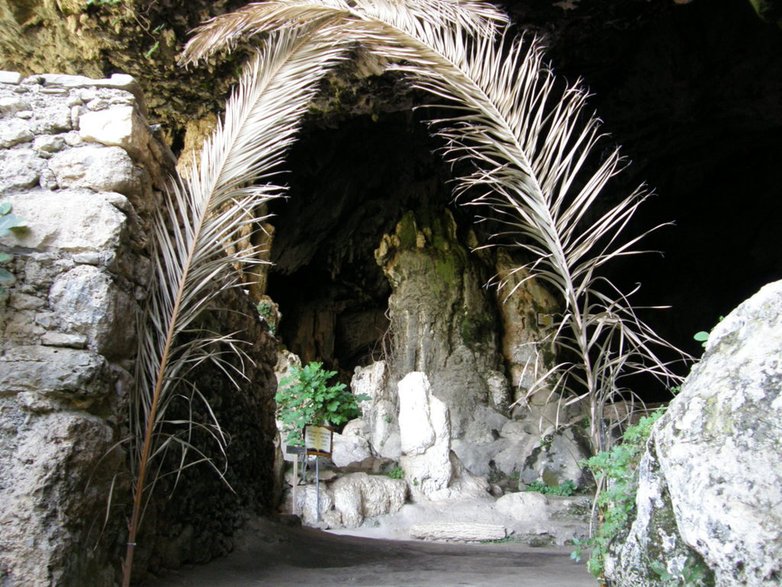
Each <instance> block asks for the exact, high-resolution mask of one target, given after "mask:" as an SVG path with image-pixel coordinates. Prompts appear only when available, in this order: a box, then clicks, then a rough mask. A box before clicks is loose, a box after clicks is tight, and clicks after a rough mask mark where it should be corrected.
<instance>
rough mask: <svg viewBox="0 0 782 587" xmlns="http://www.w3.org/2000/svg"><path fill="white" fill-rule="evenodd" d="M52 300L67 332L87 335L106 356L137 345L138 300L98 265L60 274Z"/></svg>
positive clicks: (52, 293) (50, 299)
mask: <svg viewBox="0 0 782 587" xmlns="http://www.w3.org/2000/svg"><path fill="white" fill-rule="evenodd" d="M49 303H50V305H51V308H52V309H53V310H54V312H55V313H56V315H57V320H58V322H59V324H60V328H61V329H62V331H63V332H67V333H72V334H81V335H84V336H86V338H87V341H88V343H89V344H90V345H91V347H92V348H94V349H95V350H97V351H99V352H100V353H102V354H103V355H105V356H108V357H112V356H117V355H120V354H125V355H127V354H130V353H132V350H133V349H134V348H135V337H134V336H133V334H132V333H133V331H134V324H135V318H136V315H135V303H134V301H133V300H131V299H129V298H128V296H127V295H125V294H123V293H122V292H121V291H118V290H117V289H116V288H115V287H114V285H113V283H112V279H111V277H110V276H109V275H108V274H107V273H105V272H104V271H101V270H100V269H98V268H97V267H93V266H91V265H80V266H77V267H75V268H74V269H72V270H70V271H68V272H67V273H64V274H62V275H60V276H59V277H58V278H57V279H56V280H55V282H54V284H53V285H52V287H51V290H50V292H49Z"/></svg>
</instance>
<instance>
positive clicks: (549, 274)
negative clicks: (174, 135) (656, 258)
mask: <svg viewBox="0 0 782 587" xmlns="http://www.w3.org/2000/svg"><path fill="white" fill-rule="evenodd" d="M471 14H472V16H471ZM313 15H318V16H324V15H332V16H334V17H335V18H341V19H342V22H343V27H344V28H343V30H344V34H346V35H348V36H351V37H352V38H354V39H355V40H357V41H360V42H361V43H363V44H364V45H366V46H367V47H369V48H370V49H373V50H375V51H377V52H379V53H381V54H382V55H384V56H385V57H386V58H388V59H390V60H391V61H395V62H396V63H397V65H395V66H394V68H395V69H397V70H399V71H402V72H404V73H406V74H407V75H409V76H410V78H411V79H412V80H413V83H414V84H415V86H416V87H418V88H420V89H424V90H427V91H429V92H431V93H432V94H434V95H437V96H440V97H442V98H444V99H446V100H447V101H448V104H447V107H449V108H452V109H454V110H455V111H456V114H455V115H454V116H452V117H449V118H447V119H442V120H435V121H432V123H433V128H434V131H435V133H436V134H437V135H439V136H440V137H442V138H443V139H445V141H446V145H447V146H446V148H445V155H446V157H447V158H448V159H449V160H450V161H453V162H457V161H467V162H468V163H469V164H470V165H471V166H472V171H471V172H470V173H468V174H466V175H465V176H463V177H460V178H458V180H459V184H458V187H457V189H456V198H457V201H459V202H460V203H462V204H465V205H475V206H481V210H482V214H483V215H484V216H485V217H486V218H489V219H491V220H492V221H493V222H494V225H495V226H499V227H500V228H498V229H497V230H496V231H495V235H494V236H495V240H496V242H497V243H499V244H501V245H502V246H507V247H512V248H518V249H522V250H523V251H526V252H527V253H528V254H529V255H531V258H532V261H531V262H529V263H527V264H525V265H523V266H520V267H518V268H517V272H519V271H527V272H528V277H526V278H525V279H533V278H534V279H538V280H541V281H543V282H545V283H547V284H548V285H549V286H550V287H552V288H553V289H554V290H555V291H556V292H557V293H558V294H559V297H560V301H561V303H562V305H563V311H562V314H561V316H560V317H559V322H558V324H557V325H556V327H555V329H554V333H553V335H552V337H553V338H554V343H555V345H556V346H557V348H558V349H559V351H560V356H567V355H568V354H571V355H574V356H575V357H576V358H575V359H574V360H569V361H563V362H561V363H559V364H557V365H556V366H554V367H553V368H552V369H551V370H550V371H549V372H547V373H545V374H544V375H543V376H542V377H540V378H539V379H538V381H537V384H536V385H534V386H533V387H532V388H531V389H529V391H528V394H533V393H535V392H537V391H538V390H539V389H540V388H544V387H548V388H549V389H550V390H551V392H552V394H553V395H556V397H559V398H562V397H565V398H566V399H565V401H567V402H568V403H572V402H578V401H583V400H587V401H588V402H589V404H590V413H591V421H592V430H591V436H592V440H593V445H594V448H595V449H602V448H604V447H605V442H606V437H605V434H604V432H603V431H602V411H603V409H604V408H605V406H606V404H608V403H610V402H612V401H614V400H616V399H617V398H618V397H620V396H621V395H622V394H623V393H624V392H625V390H622V389H621V387H620V379H621V377H622V376H623V375H625V374H628V373H638V372H646V373H651V374H653V375H655V376H657V377H659V378H661V379H663V380H665V381H666V382H667V381H668V380H670V379H676V377H675V375H674V374H673V373H672V372H671V370H670V368H669V364H668V363H667V362H666V360H664V359H662V358H661V357H660V356H658V350H659V349H671V348H672V347H671V345H669V344H668V343H667V342H666V341H664V340H663V339H661V338H660V337H659V336H657V335H656V334H655V333H654V332H653V330H652V329H651V328H649V327H648V326H647V325H646V324H645V323H644V322H643V321H641V320H640V319H639V317H638V316H637V313H636V310H635V309H634V307H633V305H632V304H631V303H630V301H629V299H628V295H626V294H625V293H623V292H622V291H620V290H619V289H618V288H617V287H615V286H614V285H613V284H612V283H611V282H610V281H609V280H608V279H607V278H605V277H604V276H602V275H601V273H600V270H601V269H602V267H603V266H604V265H605V264H606V263H608V262H609V261H611V260H614V259H616V258H618V257H621V256H626V255H631V254H635V253H636V252H637V251H635V249H634V247H635V245H636V244H637V242H638V241H639V240H640V239H641V238H642V237H643V236H644V235H640V236H636V237H632V238H630V239H628V240H626V241H621V240H620V238H619V237H620V235H621V233H622V232H623V230H624V229H625V228H626V226H627V224H628V222H629V220H630V218H631V217H632V216H633V214H634V213H635V211H636V210H637V209H638V207H639V206H640V205H641V204H642V202H643V201H644V200H645V199H646V198H647V197H648V192H647V191H646V190H645V189H644V188H643V187H641V188H638V189H637V190H635V191H634V192H633V193H631V194H630V195H629V196H627V197H625V198H624V199H622V200H621V201H620V202H619V203H618V204H614V205H611V206H603V207H600V208H601V211H599V212H595V211H596V210H597V209H598V208H599V207H598V206H596V205H595V204H596V202H597V199H598V197H599V195H600V194H601V192H602V190H603V189H604V188H605V186H606V185H607V184H608V182H609V181H610V180H611V178H613V177H614V176H615V175H616V174H617V173H619V172H620V171H621V169H622V167H623V163H622V160H621V158H620V156H619V153H618V151H616V150H614V151H613V152H611V154H610V155H609V156H608V157H606V158H605V159H604V160H603V161H602V162H601V163H600V164H599V165H598V167H597V169H596V170H593V171H590V170H588V168H587V167H588V165H587V164H588V162H589V161H590V159H591V158H592V157H593V156H594V154H595V153H596V151H597V149H598V148H600V146H601V145H602V143H601V138H602V135H601V134H600V131H599V122H598V120H597V119H596V118H594V117H589V116H585V113H584V108H585V101H586V93H585V92H584V90H582V89H581V88H579V87H578V86H577V85H575V86H571V87H569V88H567V89H565V90H564V91H562V90H558V89H557V87H558V84H557V83H556V82H557V80H556V78H555V76H554V75H553V73H552V72H551V71H550V70H549V69H548V67H547V66H546V64H545V63H544V61H543V51H542V49H541V46H540V44H539V43H538V42H537V41H536V40H532V41H527V40H525V39H524V37H518V38H509V34H508V32H507V29H500V27H501V25H502V23H503V22H505V20H506V19H505V17H504V16H503V15H501V14H500V13H498V12H497V11H496V10H495V9H494V8H493V7H491V5H488V4H484V3H481V2H450V1H447V0H408V1H392V0H355V1H351V2H347V1H342V0H320V1H319V0H273V1H270V2H264V3H262V4H251V5H249V6H247V7H245V8H243V9H241V10H239V11H237V12H235V13H233V14H229V15H224V16H221V17H218V18H216V19H213V20H212V21H210V22H209V23H207V24H205V25H204V26H203V27H202V28H201V29H199V31H198V32H197V34H196V35H195V37H194V38H193V39H192V40H191V41H190V43H189V44H188V46H187V49H186V51H185V57H184V59H185V61H186V62H191V61H196V60H198V59H201V58H204V57H205V56H207V55H208V54H210V53H212V52H213V51H216V50H218V49H220V48H223V47H228V48H230V47H231V46H232V44H233V43H234V42H235V40H236V39H237V38H238V37H240V36H243V35H244V36H252V35H255V34H259V33H263V32H266V31H268V30H272V29H274V28H277V27H294V28H295V27H299V26H302V23H304V22H306V20H307V19H308V18H311V17H312V16H313ZM495 33H496V34H495ZM454 104H455V105H454ZM595 214H596V216H595ZM523 282H524V280H521V281H520V282H519V284H517V287H518V286H520V285H521V284H522V283H523ZM500 285H502V284H500ZM566 392H567V393H566ZM568 394H570V395H568Z"/></svg>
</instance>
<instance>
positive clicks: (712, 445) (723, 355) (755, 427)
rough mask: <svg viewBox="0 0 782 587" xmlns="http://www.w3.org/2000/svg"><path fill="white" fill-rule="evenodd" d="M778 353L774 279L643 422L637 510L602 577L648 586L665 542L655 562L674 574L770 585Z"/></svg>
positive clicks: (777, 460)
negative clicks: (662, 409) (646, 431)
mask: <svg viewBox="0 0 782 587" xmlns="http://www.w3.org/2000/svg"><path fill="white" fill-rule="evenodd" d="M780 356H782V281H778V282H775V283H772V284H769V285H767V286H765V287H764V288H762V289H761V290H760V291H759V292H758V293H757V294H756V295H755V296H753V297H752V298H750V299H749V300H748V301H746V302H744V303H743V304H741V305H740V306H739V307H738V308H737V309H736V310H734V311H733V312H732V313H731V314H730V315H729V316H728V317H727V318H725V319H724V320H723V321H722V322H720V323H719V324H718V325H717V326H716V327H715V328H714V330H713V331H712V333H711V335H710V336H709V340H708V344H707V347H706V353H705V354H704V356H703V359H702V360H701V362H700V363H698V364H697V365H696V366H695V368H694V369H693V371H692V373H691V374H690V375H689V377H688V378H687V379H686V381H685V382H684V384H683V385H682V391H681V393H680V394H679V395H678V396H677V397H676V398H675V399H674V400H673V401H672V402H671V404H670V406H669V408H668V411H667V413H666V414H665V416H664V417H663V418H662V419H661V420H660V421H659V422H658V424H657V426H656V427H655V429H654V430H653V432H652V437H651V441H650V444H649V450H648V453H647V454H646V455H645V456H644V466H643V469H642V476H641V479H640V481H639V488H638V497H637V507H638V516H637V518H636V520H635V522H634V523H633V526H632V528H631V530H630V536H629V538H628V539H627V541H626V543H625V544H624V545H623V546H622V547H621V548H619V550H618V552H617V555H616V558H615V559H614V560H612V561H610V563H611V564H610V572H611V577H613V578H615V579H616V580H617V581H619V582H621V583H622V584H623V585H653V584H655V583H654V582H653V579H654V577H656V575H655V574H654V571H653V570H652V569H651V568H650V565H651V563H652V562H653V561H654V560H657V559H656V557H655V555H656V553H658V552H664V553H666V554H668V552H667V551H666V550H665V549H664V548H663V547H664V546H665V545H666V543H667V544H671V543H674V542H675V543H676V546H677V548H672V549H669V550H670V552H671V553H672V555H671V558H668V559H666V560H665V561H664V562H665V564H666V567H667V569H668V571H669V572H671V573H672V574H674V575H675V576H679V577H681V576H683V574H684V573H685V571H690V572H691V571H692V570H693V569H695V570H701V571H703V570H704V569H705V570H706V571H707V572H708V573H709V574H710V573H713V575H714V580H715V584H716V585H718V586H724V587H727V586H728V585H753V586H766V585H768V586H771V585H778V584H779V579H780V577H781V576H782V533H780V528H782V510H780V508H779V504H780V503H782V433H781V432H780V428H779V422H780V421H781V420H782V363H781V362H780ZM668 500H669V503H668ZM661 520H662V522H665V524H662V523H661ZM681 546H686V547H688V548H689V549H690V552H689V553H687V552H686V551H685V550H684V549H683V548H682V547H681ZM701 560H702V562H703V564H700V561H701ZM688 564H689V568H685V567H686V566H687V565H688Z"/></svg>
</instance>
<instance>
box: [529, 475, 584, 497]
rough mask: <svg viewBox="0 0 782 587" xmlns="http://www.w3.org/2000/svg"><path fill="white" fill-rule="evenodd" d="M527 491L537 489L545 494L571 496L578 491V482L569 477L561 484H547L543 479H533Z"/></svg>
mask: <svg viewBox="0 0 782 587" xmlns="http://www.w3.org/2000/svg"><path fill="white" fill-rule="evenodd" d="M526 491H537V492H538V493H542V494H543V495H558V496H560V497H570V496H571V495H573V494H574V493H575V492H576V484H575V482H574V481H571V480H570V479H568V480H567V481H563V482H562V483H560V484H559V485H556V486H552V485H546V484H545V483H544V482H543V481H533V482H532V483H530V484H529V485H527V488H526Z"/></svg>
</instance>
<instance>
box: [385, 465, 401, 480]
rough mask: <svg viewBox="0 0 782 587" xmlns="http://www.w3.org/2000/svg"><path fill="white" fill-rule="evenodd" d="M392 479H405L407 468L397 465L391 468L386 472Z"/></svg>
mask: <svg viewBox="0 0 782 587" xmlns="http://www.w3.org/2000/svg"><path fill="white" fill-rule="evenodd" d="M386 474H387V475H388V476H389V477H391V479H404V478H405V470H404V469H403V468H402V467H400V466H399V465H397V466H396V467H394V468H393V469H391V470H390V471H389V472H388V473H386Z"/></svg>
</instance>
